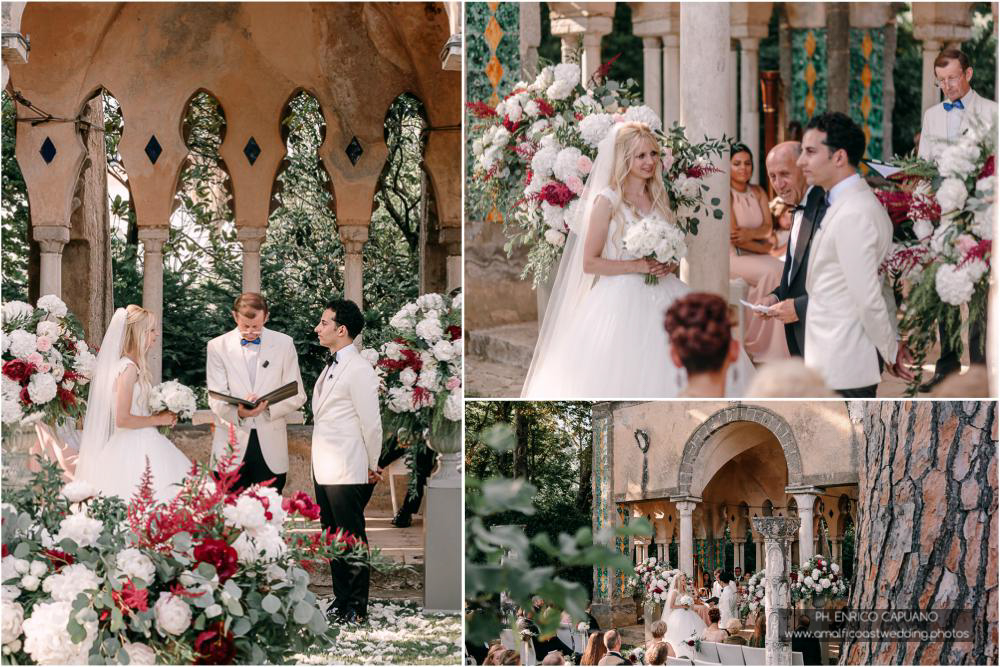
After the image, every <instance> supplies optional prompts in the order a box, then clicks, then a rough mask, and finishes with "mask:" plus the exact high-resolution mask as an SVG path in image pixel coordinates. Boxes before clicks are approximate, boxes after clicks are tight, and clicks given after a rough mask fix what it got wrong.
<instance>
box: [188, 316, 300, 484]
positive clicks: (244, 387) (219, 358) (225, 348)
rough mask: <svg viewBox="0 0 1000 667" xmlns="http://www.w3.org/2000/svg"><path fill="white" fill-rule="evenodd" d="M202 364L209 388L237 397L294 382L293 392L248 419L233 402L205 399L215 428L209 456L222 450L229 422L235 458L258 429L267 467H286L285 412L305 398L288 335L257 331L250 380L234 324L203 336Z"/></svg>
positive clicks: (285, 469) (215, 456)
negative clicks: (257, 347) (205, 352)
mask: <svg viewBox="0 0 1000 667" xmlns="http://www.w3.org/2000/svg"><path fill="white" fill-rule="evenodd" d="M265 363H266V364H267V365H266V367H265V365H264V364H265ZM206 365H207V369H206V375H207V378H208V388H209V389H211V390H212V391H217V392H220V393H223V394H227V395H229V396H235V397H237V398H246V397H248V396H249V395H250V394H256V395H257V396H261V395H263V394H266V393H268V392H270V391H274V390H275V389H277V388H278V387H281V386H284V385H286V384H288V383H289V382H292V381H295V382H298V383H299V393H298V394H296V395H295V396H292V397H291V398H286V399H285V400H283V401H280V402H279V403H276V404H274V405H270V406H268V407H267V409H266V410H264V412H263V413H261V414H260V415H258V416H257V417H253V418H251V419H241V418H240V417H239V414H238V411H237V407H236V406H235V405H232V404H230V403H225V402H223V401H218V400H215V399H213V398H209V399H208V405H209V407H210V408H211V409H212V413H213V417H214V422H215V434H214V435H213V437H212V458H213V459H214V460H217V459H219V458H220V457H222V456H225V454H226V450H227V446H228V443H229V427H230V426H233V427H234V428H235V429H236V441H237V442H236V455H237V456H238V457H239V459H238V460H240V461H242V460H243V456H244V454H246V449H247V442H248V441H249V439H250V431H251V430H253V429H257V439H258V440H260V450H261V453H262V454H263V455H264V461H265V462H266V463H267V467H268V468H270V469H271V472H273V473H276V474H280V473H283V472H288V434H287V433H286V432H285V416H286V415H288V414H290V413H292V412H295V411H296V410H298V409H299V408H301V407H302V406H303V405H305V402H306V392H305V388H304V387H303V386H302V375H301V373H300V372H299V359H298V356H297V355H296V353H295V344H294V343H293V341H292V337H291V336H288V335H285V334H283V333H280V332H278V331H272V330H271V329H268V328H264V329H263V330H262V331H261V334H260V350H259V351H258V352H257V374H256V378H255V381H254V382H253V383H251V382H250V373H249V371H248V370H247V365H246V361H244V357H243V350H242V348H241V346H240V332H239V329H233V330H232V331H230V332H229V333H225V334H223V335H221V336H218V337H216V338H213V339H212V340H210V341H209V342H208V359H207V363H206Z"/></svg>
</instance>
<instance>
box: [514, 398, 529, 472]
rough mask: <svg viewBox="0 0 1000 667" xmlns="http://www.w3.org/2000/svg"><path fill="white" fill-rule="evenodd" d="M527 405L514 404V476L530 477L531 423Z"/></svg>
mask: <svg viewBox="0 0 1000 667" xmlns="http://www.w3.org/2000/svg"><path fill="white" fill-rule="evenodd" d="M526 412H527V406H526V405H525V404H524V403H517V404H516V405H515V406H514V433H515V439H516V444H515V445H514V477H521V478H523V479H527V478H528V438H529V437H530V435H531V424H530V423H529V421H528V415H527V414H525V413H526Z"/></svg>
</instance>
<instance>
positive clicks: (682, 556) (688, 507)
mask: <svg viewBox="0 0 1000 667" xmlns="http://www.w3.org/2000/svg"><path fill="white" fill-rule="evenodd" d="M695 506H696V503H693V502H690V501H681V502H678V503H677V511H678V513H679V514H680V517H681V535H680V537H681V544H680V549H678V551H677V560H678V563H677V567H678V568H680V570H681V571H682V572H684V574H686V575H687V576H688V577H689V578H690V577H693V576H694V525H693V522H692V520H691V515H692V513H693V512H694V508H695Z"/></svg>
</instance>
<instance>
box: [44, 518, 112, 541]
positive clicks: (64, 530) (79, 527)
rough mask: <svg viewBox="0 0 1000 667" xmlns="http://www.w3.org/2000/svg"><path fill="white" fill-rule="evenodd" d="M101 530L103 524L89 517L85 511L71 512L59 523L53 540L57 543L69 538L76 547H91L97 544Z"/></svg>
mask: <svg viewBox="0 0 1000 667" xmlns="http://www.w3.org/2000/svg"><path fill="white" fill-rule="evenodd" d="M102 530H104V524H103V523H101V521H100V520H98V519H92V518H90V517H89V516H87V514H86V513H85V512H73V513H72V514H70V515H69V516H67V517H66V518H65V519H63V520H62V522H61V523H60V524H59V532H58V533H57V534H56V537H55V541H56V543H59V542H62V541H63V540H65V539H66V538H69V539H71V540H73V541H74V542H76V545H77V546H78V547H92V546H94V545H95V544H97V539H98V538H99V537H100V536H101V531H102Z"/></svg>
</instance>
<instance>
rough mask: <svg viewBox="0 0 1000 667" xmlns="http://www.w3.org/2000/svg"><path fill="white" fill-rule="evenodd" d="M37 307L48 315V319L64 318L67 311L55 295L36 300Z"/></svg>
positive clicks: (47, 295)
mask: <svg viewBox="0 0 1000 667" xmlns="http://www.w3.org/2000/svg"><path fill="white" fill-rule="evenodd" d="M38 307H39V308H40V309H42V310H44V311H45V312H47V313H48V314H49V317H59V318H61V317H66V314H67V313H68V312H69V309H68V308H66V304H65V303H63V300H62V299H60V298H59V297H57V296H56V295H55V294H46V295H45V296H43V297H42V298H40V299H39V300H38Z"/></svg>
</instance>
